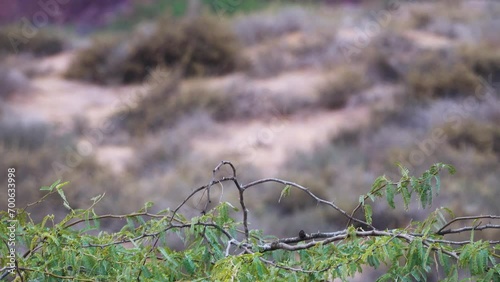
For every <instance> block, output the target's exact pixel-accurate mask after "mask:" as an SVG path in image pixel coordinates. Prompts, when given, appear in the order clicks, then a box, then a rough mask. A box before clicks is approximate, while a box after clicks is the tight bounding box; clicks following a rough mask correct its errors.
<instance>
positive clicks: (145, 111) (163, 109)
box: [117, 77, 234, 136]
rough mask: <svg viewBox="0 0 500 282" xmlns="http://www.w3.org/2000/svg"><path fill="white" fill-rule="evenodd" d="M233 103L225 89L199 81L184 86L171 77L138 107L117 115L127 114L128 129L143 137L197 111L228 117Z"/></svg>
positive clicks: (125, 123)
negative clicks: (215, 87)
mask: <svg viewBox="0 0 500 282" xmlns="http://www.w3.org/2000/svg"><path fill="white" fill-rule="evenodd" d="M233 102H234V99H231V97H230V96H228V95H227V93H225V92H223V91H220V90H218V89H211V88H210V87H207V86H206V85H205V84H203V83H198V82H195V83H194V84H193V85H185V86H184V87H180V86H179V80H178V78H175V77H171V78H169V79H167V80H165V81H163V82H161V83H159V84H156V85H154V87H153V88H151V91H150V92H149V93H148V94H147V95H145V96H144V97H143V98H142V99H141V100H140V101H139V102H138V104H137V105H136V106H135V107H134V108H132V109H130V110H126V111H124V112H120V113H118V114H117V115H118V116H122V117H123V120H122V121H121V122H122V126H123V127H124V128H125V129H126V130H127V131H129V132H131V133H133V134H137V135H141V136H142V135H144V134H145V133H146V132H156V131H158V130H161V129H164V128H169V127H172V126H173V125H174V124H175V123H176V122H177V121H179V120H180V119H181V118H183V117H186V116H189V115H192V114H194V113H197V112H205V113H208V115H209V116H210V117H212V118H214V119H215V120H224V119H226V118H227V117H228V116H230V115H229V111H231V104H232V103H233Z"/></svg>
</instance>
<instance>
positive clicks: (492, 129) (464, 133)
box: [443, 120, 500, 157]
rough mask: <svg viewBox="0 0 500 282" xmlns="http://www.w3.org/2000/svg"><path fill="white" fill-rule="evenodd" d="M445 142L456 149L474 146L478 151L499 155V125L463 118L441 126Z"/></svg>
mask: <svg viewBox="0 0 500 282" xmlns="http://www.w3.org/2000/svg"><path fill="white" fill-rule="evenodd" d="M443 131H444V134H445V135H446V138H447V142H448V143H449V144H450V145H451V146H452V147H453V148H456V149H459V150H460V149H464V148H467V147H471V148H474V149H475V150H476V151H477V152H478V153H487V154H490V153H493V154H496V155H497V156H499V157H500V127H499V126H498V124H494V123H488V122H480V121H474V120H465V121H463V122H459V123H456V124H454V123H448V124H445V125H444V126H443Z"/></svg>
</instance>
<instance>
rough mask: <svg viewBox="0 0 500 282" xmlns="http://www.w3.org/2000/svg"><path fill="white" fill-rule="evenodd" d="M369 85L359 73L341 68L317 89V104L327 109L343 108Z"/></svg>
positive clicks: (347, 68)
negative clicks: (351, 98)
mask: <svg viewBox="0 0 500 282" xmlns="http://www.w3.org/2000/svg"><path fill="white" fill-rule="evenodd" d="M368 85H369V83H368V81H367V80H366V78H365V76H363V74H362V73H361V71H359V70H357V69H354V68H350V67H346V68H341V69H340V70H339V71H338V72H337V73H335V74H334V75H333V78H331V79H330V80H329V81H328V82H326V83H325V84H324V85H323V86H322V87H320V89H319V103H320V105H321V106H323V107H326V108H329V109H338V108H342V107H344V106H345V105H346V104H347V102H348V100H349V98H350V97H352V96H353V95H356V94H358V93H359V92H361V91H362V90H363V89H365V88H367V87H368Z"/></svg>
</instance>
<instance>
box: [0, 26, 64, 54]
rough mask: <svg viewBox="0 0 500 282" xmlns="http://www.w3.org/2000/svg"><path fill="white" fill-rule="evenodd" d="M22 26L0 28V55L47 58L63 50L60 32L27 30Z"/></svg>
mask: <svg viewBox="0 0 500 282" xmlns="http://www.w3.org/2000/svg"><path fill="white" fill-rule="evenodd" d="M28 31H29V33H27V32H26V27H24V26H23V25H22V24H20V23H19V24H12V25H6V26H2V27H0V55H7V54H17V53H31V54H33V55H35V56H47V55H53V54H56V53H59V52H61V51H62V50H63V49H64V45H65V42H64V38H63V37H62V36H61V34H60V32H59V31H57V30H54V29H49V28H33V30H31V29H28Z"/></svg>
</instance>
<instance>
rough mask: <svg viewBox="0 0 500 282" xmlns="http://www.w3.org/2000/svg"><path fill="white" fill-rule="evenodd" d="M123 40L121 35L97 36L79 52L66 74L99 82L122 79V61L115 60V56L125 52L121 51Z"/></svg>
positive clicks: (74, 77)
mask: <svg viewBox="0 0 500 282" xmlns="http://www.w3.org/2000/svg"><path fill="white" fill-rule="evenodd" d="M121 41H122V37H121V36H114V35H109V34H105V35H101V36H96V37H95V38H93V39H92V43H91V46H89V47H87V48H85V49H83V50H81V51H79V52H78V53H77V55H76V57H75V58H74V59H73V61H72V62H71V64H70V66H69V67H68V69H67V70H66V73H65V76H66V77H67V78H70V79H81V80H85V81H92V82H97V83H110V82H112V81H117V80H118V81H121V79H122V78H121V73H120V67H119V64H120V62H119V61H118V62H116V61H117V60H113V58H114V57H115V56H117V55H119V54H120V53H123V51H122V52H119V49H120V48H119V46H120V44H121ZM121 59H124V58H121Z"/></svg>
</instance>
